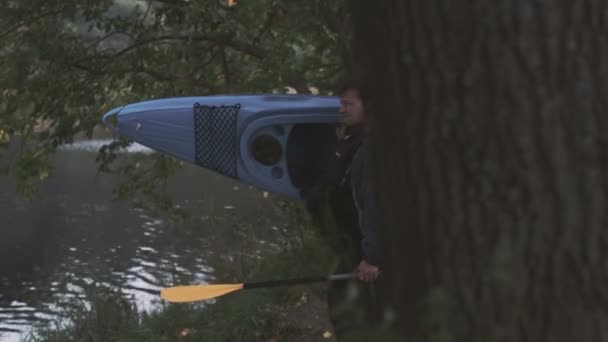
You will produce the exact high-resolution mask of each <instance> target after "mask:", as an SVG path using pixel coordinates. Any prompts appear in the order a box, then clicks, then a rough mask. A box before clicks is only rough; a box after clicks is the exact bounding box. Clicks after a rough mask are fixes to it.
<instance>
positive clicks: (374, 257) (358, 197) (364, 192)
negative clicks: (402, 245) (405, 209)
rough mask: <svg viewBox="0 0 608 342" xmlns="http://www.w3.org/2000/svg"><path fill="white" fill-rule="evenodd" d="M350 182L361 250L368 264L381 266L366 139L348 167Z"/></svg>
mask: <svg viewBox="0 0 608 342" xmlns="http://www.w3.org/2000/svg"><path fill="white" fill-rule="evenodd" d="M350 181H351V186H352V193H353V200H354V203H355V206H356V208H357V212H358V216H359V217H358V218H359V229H360V231H361V235H362V239H361V248H362V251H363V257H364V258H365V261H367V262H368V263H370V264H372V265H375V266H381V264H382V261H381V253H380V249H379V247H378V238H377V230H376V217H375V215H376V205H375V198H374V196H375V194H374V187H373V184H372V178H371V165H370V155H369V147H368V142H367V139H364V141H363V142H362V144H361V146H360V147H359V149H358V151H357V153H356V154H355V156H354V157H353V161H352V163H351V167H350Z"/></svg>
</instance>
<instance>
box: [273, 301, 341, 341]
mask: <svg viewBox="0 0 608 342" xmlns="http://www.w3.org/2000/svg"><path fill="white" fill-rule="evenodd" d="M281 317H282V318H283V319H284V320H285V324H286V325H290V326H293V327H296V328H297V330H298V334H294V336H290V337H289V342H312V341H327V342H335V341H336V338H335V336H334V333H333V329H332V326H331V322H330V320H329V314H328V310H327V301H326V300H325V298H323V297H321V296H319V295H317V294H310V293H307V292H304V293H302V296H301V297H300V299H299V300H298V301H297V302H295V303H290V304H287V305H285V306H284V307H283V308H282V310H281ZM271 341H272V342H279V341H280V340H279V339H275V340H271Z"/></svg>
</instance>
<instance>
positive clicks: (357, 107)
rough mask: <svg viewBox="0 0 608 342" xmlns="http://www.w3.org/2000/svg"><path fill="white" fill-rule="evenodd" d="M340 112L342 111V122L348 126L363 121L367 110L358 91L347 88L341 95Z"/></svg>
mask: <svg viewBox="0 0 608 342" xmlns="http://www.w3.org/2000/svg"><path fill="white" fill-rule="evenodd" d="M340 113H342V123H343V124H345V125H346V126H356V125H360V124H362V123H363V119H364V115H365V110H364V108H363V102H362V101H361V98H360V97H359V92H358V91H356V90H354V89H353V90H347V91H346V92H345V93H344V94H342V96H340Z"/></svg>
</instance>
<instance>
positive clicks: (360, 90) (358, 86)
mask: <svg viewBox="0 0 608 342" xmlns="http://www.w3.org/2000/svg"><path fill="white" fill-rule="evenodd" d="M353 90H354V91H356V92H357V94H358V95H359V97H360V98H361V101H363V103H365V102H367V100H368V98H369V93H368V91H367V87H365V86H364V85H363V83H362V82H361V81H360V80H358V79H348V80H346V81H343V82H342V83H340V87H339V88H338V96H342V95H344V94H346V93H347V92H349V91H353Z"/></svg>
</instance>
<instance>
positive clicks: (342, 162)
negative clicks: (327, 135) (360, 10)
mask: <svg viewBox="0 0 608 342" xmlns="http://www.w3.org/2000/svg"><path fill="white" fill-rule="evenodd" d="M339 96H340V112H341V113H342V122H341V127H340V129H339V130H338V135H339V140H338V144H337V146H336V150H335V154H334V156H333V157H332V159H331V161H330V163H328V168H327V170H326V172H325V174H324V177H323V178H322V180H321V181H320V182H319V183H320V184H319V186H317V187H316V188H315V189H313V190H312V191H309V192H308V193H307V194H306V195H308V196H307V198H309V199H313V198H315V197H318V196H319V193H320V191H319V190H318V189H319V188H323V186H327V185H330V191H329V205H330V208H331V211H332V214H333V215H332V216H333V220H334V222H335V228H336V230H337V231H336V232H335V233H337V234H333V235H331V234H328V235H330V236H329V240H330V244H331V245H332V248H333V250H334V252H335V253H336V254H337V255H338V258H339V264H338V266H337V268H336V270H335V273H345V272H352V271H354V272H355V273H356V274H357V277H358V279H359V280H360V282H358V281H353V282H347V283H345V282H332V283H331V284H330V287H329V289H328V304H329V309H330V317H331V319H332V323H333V325H334V331H335V333H336V335H337V337H340V336H341V335H343V334H345V333H348V332H349V331H352V330H354V329H357V328H361V327H364V326H365V325H366V324H372V323H373V320H375V317H373V316H377V315H376V313H375V310H376V307H375V303H374V288H373V284H370V283H372V282H373V281H374V280H376V279H377V278H378V276H379V274H380V270H379V266H380V264H381V260H380V251H379V248H378V243H377V238H376V229H375V226H374V217H373V215H374V205H373V203H374V200H373V194H372V186H371V182H370V175H369V169H370V168H369V163H368V157H369V154H368V147H367V139H366V133H367V132H366V131H367V128H366V126H367V125H366V116H365V107H364V100H365V97H366V94H365V90H364V88H363V87H362V86H360V85H359V84H357V83H356V82H354V81H349V82H347V83H345V84H344V85H343V86H342V88H341V89H340V91H339ZM311 201H312V200H311ZM323 228H324V231H325V233H327V230H330V229H331V228H329V227H327V226H325V227H323Z"/></svg>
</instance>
